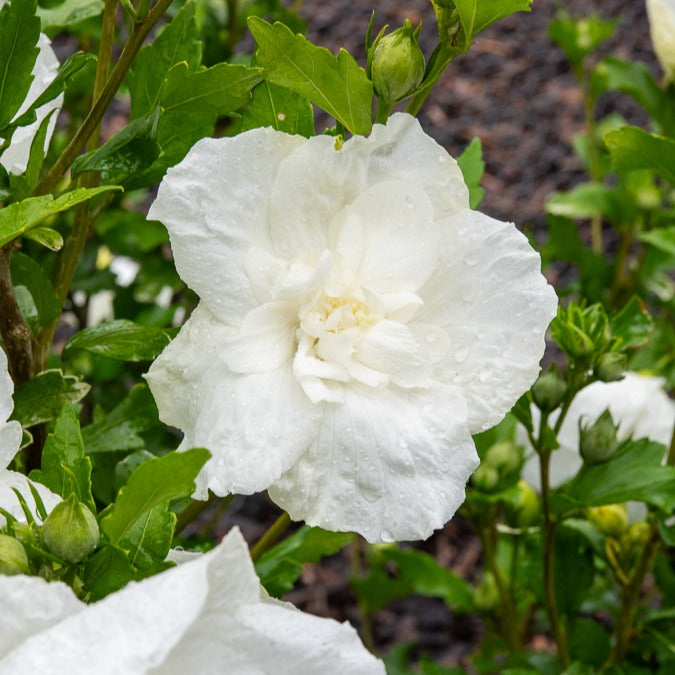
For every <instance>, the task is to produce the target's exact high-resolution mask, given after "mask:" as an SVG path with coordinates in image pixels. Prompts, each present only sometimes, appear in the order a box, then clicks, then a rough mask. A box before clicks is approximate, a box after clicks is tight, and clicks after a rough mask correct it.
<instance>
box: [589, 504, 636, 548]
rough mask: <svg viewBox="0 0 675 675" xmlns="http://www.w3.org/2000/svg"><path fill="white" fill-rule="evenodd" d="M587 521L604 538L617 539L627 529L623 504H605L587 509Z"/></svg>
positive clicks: (626, 515)
mask: <svg viewBox="0 0 675 675" xmlns="http://www.w3.org/2000/svg"><path fill="white" fill-rule="evenodd" d="M587 515H588V519H589V520H590V521H591V522H592V523H593V524H594V525H595V526H596V527H597V528H598V530H600V532H602V534H604V535H605V536H606V537H612V538H613V539H619V537H620V536H621V535H622V534H623V533H624V532H625V530H626V528H627V527H628V511H627V509H626V505H625V504H607V505H606V506H594V507H592V508H590V509H588V512H587Z"/></svg>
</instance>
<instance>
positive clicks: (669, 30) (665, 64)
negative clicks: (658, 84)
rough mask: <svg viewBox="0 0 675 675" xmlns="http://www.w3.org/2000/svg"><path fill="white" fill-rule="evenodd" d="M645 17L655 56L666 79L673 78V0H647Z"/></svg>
mask: <svg viewBox="0 0 675 675" xmlns="http://www.w3.org/2000/svg"><path fill="white" fill-rule="evenodd" d="M647 17H648V18H649V32H650V34H651V37H652V45H653V47H654V52H655V53H656V58H658V60H659V63H660V64H661V67H662V68H663V70H664V72H665V73H666V80H669V81H670V80H675V0H647Z"/></svg>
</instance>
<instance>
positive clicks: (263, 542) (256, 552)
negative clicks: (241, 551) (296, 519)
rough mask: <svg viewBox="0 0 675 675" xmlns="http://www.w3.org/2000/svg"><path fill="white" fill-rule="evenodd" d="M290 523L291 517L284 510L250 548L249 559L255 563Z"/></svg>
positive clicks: (279, 537)
mask: <svg viewBox="0 0 675 675" xmlns="http://www.w3.org/2000/svg"><path fill="white" fill-rule="evenodd" d="M290 524H291V517H290V516H289V515H288V514H287V513H286V511H284V512H283V513H282V514H281V515H280V516H279V517H278V518H277V519H276V520H275V521H274V523H272V526H271V527H270V529H269V530H267V532H265V534H263V536H262V537H260V539H259V540H258V542H257V543H256V545H255V546H254V547H253V548H252V549H251V560H252V561H253V562H254V563H255V562H257V561H258V560H259V559H260V557H261V556H262V554H263V553H267V551H269V550H270V549H271V548H272V547H273V546H274V545H275V544H276V543H277V542H278V541H279V539H281V537H282V536H283V534H284V532H286V530H287V529H288V527H289V526H290Z"/></svg>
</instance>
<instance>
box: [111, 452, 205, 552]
mask: <svg viewBox="0 0 675 675" xmlns="http://www.w3.org/2000/svg"><path fill="white" fill-rule="evenodd" d="M209 456H210V453H209V452H208V450H204V448H192V449H191V450H186V451H185V452H171V453H169V454H168V455H164V457H160V458H155V459H149V460H148V461H147V462H143V464H141V465H140V466H139V467H138V468H137V469H136V470H135V471H134V472H133V473H132V474H131V476H129V480H128V481H127V484H126V485H125V486H124V487H123V488H122V489H121V490H120V491H119V493H118V494H117V498H116V499H115V502H114V503H113V505H112V506H111V508H110V510H109V511H108V512H107V514H106V515H105V517H104V518H103V519H102V520H101V530H102V531H103V532H104V533H105V534H106V536H107V537H108V538H109V539H110V542H111V543H112V544H113V546H118V545H120V544H121V542H122V541H123V540H124V541H125V542H126V543H127V546H128V545H129V537H128V533H129V532H130V530H131V529H132V527H133V526H134V525H135V523H136V521H138V519H139V518H141V517H143V516H144V515H145V514H147V513H148V511H150V510H151V509H154V508H155V507H156V506H159V505H160V504H164V503H167V502H170V501H171V500H173V499H180V498H182V497H189V496H190V495H191V494H192V493H193V492H194V489H195V484H194V479H195V477H196V476H197V474H198V473H199V471H200V469H201V468H202V466H203V465H204V464H205V463H206V460H207V459H208V458H209ZM125 550H129V549H128V548H126V549H125Z"/></svg>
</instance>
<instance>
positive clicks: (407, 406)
mask: <svg viewBox="0 0 675 675" xmlns="http://www.w3.org/2000/svg"><path fill="white" fill-rule="evenodd" d="M466 415H467V411H466V406H465V404H464V401H463V399H462V398H461V396H458V395H457V394H456V393H455V392H454V391H453V390H452V389H451V388H449V387H447V388H443V389H434V390H433V391H430V392H415V393H412V392H404V391H400V390H398V391H396V390H390V391H389V392H388V393H387V394H386V397H384V398H380V399H377V398H370V397H367V396H365V395H360V394H358V393H356V392H355V391H354V390H352V389H347V390H346V393H345V401H344V403H342V404H334V405H326V408H325V413H324V417H323V420H322V422H321V427H320V429H319V433H318V437H317V440H316V442H315V443H314V444H313V445H312V447H311V448H310V449H309V450H308V451H307V452H306V453H305V454H304V455H303V456H302V458H301V459H300V460H299V461H298V462H297V464H296V465H295V466H294V467H293V468H292V469H291V470H290V471H288V472H287V473H286V474H285V475H284V476H283V477H282V478H281V480H279V481H277V483H275V484H274V485H273V486H272V487H271V488H270V489H269V494H270V496H271V497H272V499H273V500H274V501H275V502H276V503H277V504H279V506H281V507H282V508H284V509H286V510H287V511H288V513H289V514H290V516H291V517H292V518H294V519H296V520H301V519H302V520H306V521H307V522H308V523H309V524H311V525H319V526H321V527H324V528H326V529H329V530H339V531H349V530H354V531H356V532H359V533H360V534H362V535H363V536H364V537H365V538H366V539H368V541H371V542H378V541H401V540H406V539H425V538H426V537H428V536H429V535H430V534H431V533H432V532H433V530H434V529H437V528H440V527H442V526H443V525H444V524H445V523H446V522H447V521H448V520H449V519H450V518H451V517H452V515H453V514H454V512H455V511H456V510H457V508H458V507H459V505H460V504H461V503H462V501H463V500H464V487H465V484H466V481H467V480H468V478H469V476H470V475H471V473H472V471H474V470H475V468H476V467H477V466H478V457H477V455H476V451H475V448H474V445H473V441H472V439H471V437H470V435H469V433H468V432H467V431H466V427H465V421H466Z"/></svg>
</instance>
